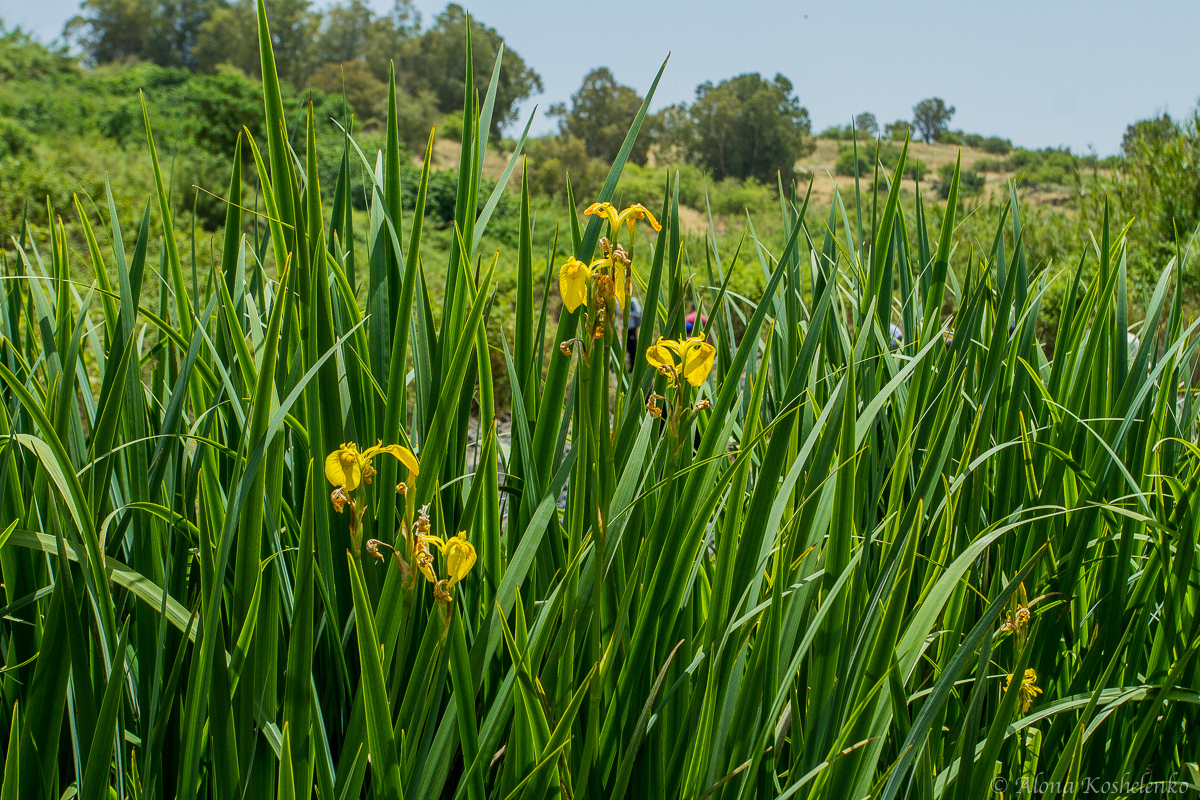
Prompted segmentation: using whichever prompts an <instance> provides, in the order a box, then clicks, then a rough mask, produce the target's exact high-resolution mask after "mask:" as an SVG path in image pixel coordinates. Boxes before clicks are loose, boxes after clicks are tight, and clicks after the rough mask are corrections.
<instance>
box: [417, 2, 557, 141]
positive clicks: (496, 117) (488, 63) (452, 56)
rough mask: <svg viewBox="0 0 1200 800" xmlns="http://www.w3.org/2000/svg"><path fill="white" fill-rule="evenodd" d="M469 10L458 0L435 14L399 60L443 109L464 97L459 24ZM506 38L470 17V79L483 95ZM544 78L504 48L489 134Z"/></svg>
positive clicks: (458, 103)
mask: <svg viewBox="0 0 1200 800" xmlns="http://www.w3.org/2000/svg"><path fill="white" fill-rule="evenodd" d="M466 21H467V12H466V11H464V10H463V7H462V6H460V5H458V4H457V3H451V4H450V5H448V6H446V10H445V11H443V12H442V13H440V14H438V15H437V17H436V18H435V20H434V24H433V27H431V28H430V29H429V30H427V31H425V32H424V33H423V34H421V35H420V36H419V37H417V38H416V39H414V40H413V42H412V44H411V46H410V47H409V48H408V52H407V54H406V57H405V58H404V60H403V63H402V65H398V66H403V71H404V73H405V76H406V78H408V79H409V80H412V81H413V82H414V83H415V84H416V85H417V86H418V87H420V88H422V89H426V90H428V91H429V92H431V93H432V94H433V96H434V97H435V98H436V99H437V104H438V110H439V111H441V112H442V113H448V112H451V111H461V110H462V102H463V63H464V61H465V60H466V42H465V41H464V37H463V28H464V26H465V24H466ZM503 42H504V39H503V38H502V37H501V36H500V34H499V33H497V32H496V30H495V29H494V28H489V27H487V26H486V25H484V24H483V23H481V22H479V21H478V20H476V19H474V18H471V48H472V56H473V58H472V60H473V67H474V69H473V79H474V84H475V88H476V89H477V90H478V92H479V96H480V98H481V99H482V97H483V95H484V93H485V92H486V91H487V87H488V83H489V82H490V81H491V78H492V67H493V65H494V64H495V61H496V53H497V52H499V50H500V45H501V44H502V43H503ZM542 88H543V87H542V78H541V76H540V75H538V74H537V73H536V72H534V71H533V69H531V68H530V67H529V66H528V65H526V63H525V61H524V60H523V59H522V58H521V56H519V55H517V52H516V51H515V50H509V49H508V48H505V50H504V62H503V66H502V67H501V68H500V78H499V81H498V83H497V86H496V105H495V109H494V111H493V112H492V126H491V134H492V135H493V136H499V135H500V131H501V130H502V129H503V128H504V126H505V125H507V124H509V123H510V122H512V121H513V120H514V119H516V116H517V104H518V103H520V102H521V101H522V100H524V99H525V98H527V97H529V96H530V95H532V94H534V93H536V92H541V91H542Z"/></svg>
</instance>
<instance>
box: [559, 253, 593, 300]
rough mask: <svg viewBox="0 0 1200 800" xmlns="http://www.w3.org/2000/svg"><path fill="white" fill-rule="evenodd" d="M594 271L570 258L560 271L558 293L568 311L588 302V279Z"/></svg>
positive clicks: (577, 260)
mask: <svg viewBox="0 0 1200 800" xmlns="http://www.w3.org/2000/svg"><path fill="white" fill-rule="evenodd" d="M591 277H592V271H591V270H590V269H589V268H588V266H587V265H586V264H584V263H583V262H582V261H580V260H579V259H577V258H574V257H572V258H568V259H567V261H566V263H565V264H563V265H562V267H560V268H559V270H558V293H559V295H561V296H562V301H563V305H564V306H566V307H567V311H571V312H574V311H575V309H577V308H579V307H580V306H581V305H583V304H584V303H586V302H587V298H588V287H587V284H588V279H589V278H591Z"/></svg>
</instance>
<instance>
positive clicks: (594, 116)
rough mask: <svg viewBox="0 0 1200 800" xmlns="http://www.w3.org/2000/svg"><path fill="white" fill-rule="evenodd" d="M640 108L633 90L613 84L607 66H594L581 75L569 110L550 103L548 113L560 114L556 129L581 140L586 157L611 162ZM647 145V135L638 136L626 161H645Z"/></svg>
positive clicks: (648, 140) (639, 98)
mask: <svg viewBox="0 0 1200 800" xmlns="http://www.w3.org/2000/svg"><path fill="white" fill-rule="evenodd" d="M641 107H642V98H641V97H640V96H639V95H638V93H637V92H636V91H634V90H633V89H631V88H630V87H628V86H623V85H622V84H620V83H617V79H616V78H614V77H613V74H612V72H611V71H610V70H609V69H608V67H598V68H596V69H594V70H592V71H591V72H589V73H588V74H587V75H585V76H584V78H583V84H582V85H581V86H580V87H579V91H577V92H575V94H573V95H571V110H570V111H567V110H566V108H565V107H564V106H563V105H562V104H558V105H555V106H551V108H550V113H551V114H552V115H554V116H558V117H561V120H560V122H559V130H560V131H561V132H562V133H563V134H564V135H566V136H572V137H574V138H576V139H579V140H580V141H582V142H583V145H584V148H585V149H586V150H587V154H588V156H589V157H591V158H599V159H601V160H603V161H606V162H608V163H612V161H613V160H614V159H615V158H616V157H617V153H618V152H619V151H620V150H621V145H622V144H623V143H624V142H625V135H626V134H627V133H628V132H629V127H630V126H631V125H632V124H633V118H634V117H636V116H637V112H638V109H639V108H641ZM649 147H650V137H649V136H645V135H642V136H639V137H638V138H637V141H636V142H635V143H634V146H633V152H632V153H630V156H629V159H630V161H633V162H634V163H635V164H645V163H646V153H647V150H648V149H649Z"/></svg>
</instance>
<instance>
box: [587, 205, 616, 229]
mask: <svg viewBox="0 0 1200 800" xmlns="http://www.w3.org/2000/svg"><path fill="white" fill-rule="evenodd" d="M583 214H584V216H587V215H588V214H593V215H595V216H597V217H607V218H608V221H609V223H610V224H611V225H612V229H613V233H614V234H616V232H617V228H619V227H621V218H620V216H619V215H618V214H617V209H616V208H614V207H613V204H612V203H592V204H591V205H590V206H588V207H587V208H585V209H584V210H583Z"/></svg>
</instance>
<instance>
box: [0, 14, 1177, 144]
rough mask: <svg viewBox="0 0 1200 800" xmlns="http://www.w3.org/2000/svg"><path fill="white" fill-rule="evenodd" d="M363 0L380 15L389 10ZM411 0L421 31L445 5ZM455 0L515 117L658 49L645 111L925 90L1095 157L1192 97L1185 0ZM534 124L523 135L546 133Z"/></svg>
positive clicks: (987, 126) (967, 121)
mask: <svg viewBox="0 0 1200 800" xmlns="http://www.w3.org/2000/svg"><path fill="white" fill-rule="evenodd" d="M371 2H372V4H373V5H374V7H375V8H377V9H378V10H381V11H383V10H386V9H387V8H389V7H390V5H391V0H371ZM318 5H328V0H326V1H325V2H319V3H318ZM416 5H417V7H418V8H419V9H420V10H421V12H422V15H423V17H424V20H425V22H426V23H428V22H429V21H430V20H431V19H432V18H433V16H434V15H436V14H437V12H438V11H440V10H441V9H442V8H444V6H445V3H444V2H439V1H438V0H416ZM464 5H466V6H467V8H468V9H469V10H470V11H471V12H472V13H473V14H474V15H475V16H476V17H478V18H479V19H480V20H482V21H483V22H484V23H486V24H488V25H490V26H492V27H494V28H496V29H497V30H499V31H500V32H501V33H502V34H503V35H504V36H505V38H506V39H507V41H508V43H509V46H510V47H512V48H513V49H515V50H516V51H517V52H518V53H520V54H521V56H522V57H523V58H525V59H526V61H528V62H529V63H530V64H532V65H533V67H534V68H535V69H536V70H537V71H538V72H539V73H541V75H542V79H543V81H544V83H545V86H546V91H545V94H543V95H542V96H540V97H537V98H533V99H532V100H531V101H530V102H529V103H527V104H526V109H525V110H526V111H528V110H529V109H531V108H532V106H533V104H534V102H536V103H538V104H540V106H541V109H543V110H544V109H545V108H546V107H547V106H548V105H549V104H550V103H553V102H557V101H563V100H566V99H568V98H569V97H570V95H571V93H572V92H573V91H574V90H575V89H576V88H578V86H579V83H580V80H581V79H582V77H583V75H584V74H585V73H586V72H587V71H588V70H589V69H591V68H592V67H595V66H608V67H610V68H611V69H612V70H613V72H614V74H615V75H616V76H617V79H618V80H620V81H622V82H623V83H627V84H630V85H631V86H634V87H635V88H637V89H638V90H639V92H644V91H645V90H646V88H647V87H648V86H649V84H650V81H651V80H652V79H653V78H654V73H655V71H656V70H657V69H658V66H659V64H660V63H661V62H662V59H663V58H664V57H665V56H666V54H667V52H668V51H670V52H671V53H672V55H671V61H670V63H669V64H668V65H667V71H666V73H665V74H664V75H663V80H662V83H661V84H660V85H659V89H658V93H657V94H656V96H655V102H654V107H655V108H658V107H661V106H663V105H665V104H668V103H674V102H678V101H681V100H690V99H692V97H693V96H694V91H695V87H696V84H698V83H700V82H702V81H705V80H713V81H718V80H720V79H722V78H727V77H730V76H732V75H736V74H739V73H742V72H761V73H763V74H764V75H766V76H772V75H774V74H775V73H776V72H782V73H783V74H784V75H786V76H788V78H790V79H791V80H792V82H793V84H795V86H796V92H797V94H798V95H799V97H800V100H801V102H802V103H803V104H804V105H805V106H806V107H807V108H808V110H809V113H810V114H811V116H812V120H813V127H814V129H817V130H819V129H821V128H823V127H825V126H827V125H830V124H833V123H844V122H846V121H847V120H848V119H849V118H850V116H851V115H852V114H854V113H855V112H858V111H864V110H866V111H872V112H874V113H875V115H876V116H877V117H878V118H879V120H880V122H881V123H882V122H887V121H891V120H894V119H899V118H908V117H910V116H911V109H912V106H913V104H914V103H915V102H917V101H918V100H920V99H921V98H924V97H929V96H931V95H937V96H940V97H943V98H944V99H945V100H946V101H947V102H948V103H951V104H953V105H954V106H956V107H957V109H958V114H957V115H956V116H955V118H954V120H953V122H952V125H953V127H955V128H963V129H965V130H967V131H971V132H979V133H984V134H993V133H995V134H1000V135H1003V136H1007V137H1010V138H1011V139H1012V140H1013V141H1014V142H1015V143H1017V144H1019V145H1024V146H1027V147H1046V146H1052V145H1069V146H1070V147H1071V148H1073V149H1074V150H1076V151H1077V152H1086V151H1087V150H1088V149H1089V148H1093V149H1095V150H1096V151H1097V152H1099V153H1101V154H1108V153H1112V152H1115V151H1116V150H1117V148H1118V147H1119V146H1120V142H1121V134H1122V133H1123V132H1124V130H1125V126H1126V125H1127V124H1128V123H1130V122H1132V121H1133V120H1135V119H1141V118H1144V117H1147V116H1150V115H1152V114H1155V113H1156V112H1158V111H1163V110H1165V111H1168V112H1170V113H1171V114H1172V115H1173V116H1176V117H1178V116H1182V115H1184V114H1187V113H1189V112H1190V111H1191V110H1192V109H1193V108H1194V107H1195V106H1196V101H1197V98H1198V97H1200V47H1197V46H1196V41H1195V38H1196V35H1197V32H1198V31H1200V3H1197V2H1194V0H1187V1H1185V0H1161V1H1160V0H1153V1H1151V2H1141V3H1133V2H1125V3H1118V2H1107V1H1105V0H1092V2H1079V1H1077V0H1072V1H1069V2H1068V1H1067V0H1041V2H1034V1H1033V0H1011V1H1010V2H1006V3H987V4H984V3H978V2H945V1H943V0H918V1H916V2H908V3H895V2H890V3H861V2H860V3H833V2H822V3H817V2H804V0H799V1H794V2H783V1H781V0H763V1H762V2H747V1H746V0H741V2H738V1H737V0H734V1H733V2H730V1H729V0H726V1H725V2H715V1H713V0H691V2H683V0H660V1H658V2H649V1H647V2H641V3H637V2H630V1H629V0H609V2H595V0H593V2H581V1H580V0H522V2H514V1H513V0H469V1H468V2H465V3H464ZM77 7H78V3H77V0H0V18H2V19H4V21H5V22H6V23H7V24H8V25H10V26H11V25H13V24H21V25H24V26H26V27H28V28H31V29H33V30H34V31H36V32H37V33H38V34H39V35H40V36H42V38H44V39H49V38H53V37H54V36H56V35H58V33H59V32H60V31H61V30H62V25H63V22H64V21H65V20H66V19H67V18H69V17H70V16H71V15H72V14H74V13H75V10H76V8H77ZM538 117H539V119H538V120H535V122H534V130H535V131H536V132H545V131H547V130H550V129H552V127H553V122H552V121H550V120H547V119H545V118H544V116H543V115H542V114H541V113H539V115H538Z"/></svg>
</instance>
